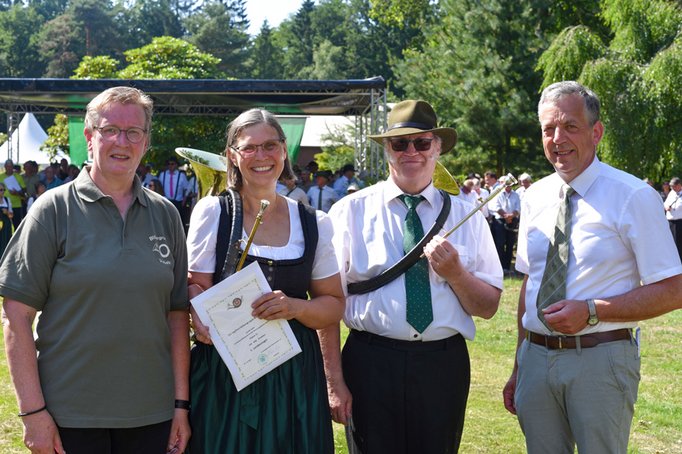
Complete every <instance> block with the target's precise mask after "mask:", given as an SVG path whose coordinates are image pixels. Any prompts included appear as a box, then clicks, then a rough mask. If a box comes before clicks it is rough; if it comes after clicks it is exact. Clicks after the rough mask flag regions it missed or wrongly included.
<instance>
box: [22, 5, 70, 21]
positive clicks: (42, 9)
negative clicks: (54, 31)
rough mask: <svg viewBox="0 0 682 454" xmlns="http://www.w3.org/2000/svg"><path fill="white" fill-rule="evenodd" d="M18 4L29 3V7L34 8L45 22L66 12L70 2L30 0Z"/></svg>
mask: <svg viewBox="0 0 682 454" xmlns="http://www.w3.org/2000/svg"><path fill="white" fill-rule="evenodd" d="M16 3H24V4H26V3H28V6H31V7H32V8H34V9H35V10H36V12H37V13H38V14H40V15H41V16H43V17H44V18H45V20H50V19H54V18H55V17H57V16H59V15H60V14H62V13H64V12H65V11H66V7H67V5H68V4H69V0H28V1H27V2H16Z"/></svg>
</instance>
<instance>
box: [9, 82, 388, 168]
mask: <svg viewBox="0 0 682 454" xmlns="http://www.w3.org/2000/svg"><path fill="white" fill-rule="evenodd" d="M117 85H127V86H132V87H136V88H139V89H140V90H142V91H144V92H145V93H147V94H148V95H150V96H151V97H152V98H153V99H154V113H155V115H177V116H196V115H203V116H223V117H228V118H229V117H234V116H236V115H238V114H239V113H241V112H243V111H244V110H246V109H250V108H253V107H260V108H264V109H267V110H270V111H271V112H273V113H275V114H278V115H344V116H348V117H353V118H355V125H356V127H355V161H356V165H357V168H359V169H361V170H365V171H366V172H368V174H369V175H370V177H371V178H372V179H374V180H377V179H381V178H383V177H385V173H386V162H385V159H384V155H383V150H382V149H381V147H380V146H378V145H377V144H375V143H374V142H372V141H370V140H368V138H367V136H368V135H369V134H375V133H378V132H380V131H383V129H384V128H385V126H386V115H387V109H386V81H385V80H384V79H383V78H382V77H372V78H368V79H351V80H216V79H192V80H188V79H177V80H128V79H94V80H80V79H78V80H77V79H9V78H0V110H1V111H3V112H5V113H6V114H7V115H8V122H7V123H8V125H10V126H12V125H14V124H15V123H16V122H15V121H12V120H14V119H15V118H16V117H13V116H15V115H16V114H22V113H28V112H32V113H34V114H66V115H83V113H84V111H85V106H86V105H87V104H88V102H90V100H91V99H92V98H94V97H95V96H96V95H97V94H98V93H100V92H101V91H103V90H106V89H107V88H109V87H113V86H117ZM9 133H11V130H10V131H8V135H9Z"/></svg>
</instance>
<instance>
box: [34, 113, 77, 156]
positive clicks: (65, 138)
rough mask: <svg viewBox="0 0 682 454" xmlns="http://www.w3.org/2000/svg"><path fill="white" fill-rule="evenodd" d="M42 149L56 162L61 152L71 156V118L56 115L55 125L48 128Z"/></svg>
mask: <svg viewBox="0 0 682 454" xmlns="http://www.w3.org/2000/svg"><path fill="white" fill-rule="evenodd" d="M40 149H41V150H42V151H44V152H46V153H47V154H48V156H49V159H50V161H52V160H54V158H55V156H57V152H58V151H60V150H61V151H63V152H64V153H66V154H70V152H71V150H70V148H69V117H67V116H66V115H61V114H58V115H55V117H54V123H53V124H52V126H50V127H49V128H47V139H46V140H45V142H44V143H43V145H42V146H41V147H40Z"/></svg>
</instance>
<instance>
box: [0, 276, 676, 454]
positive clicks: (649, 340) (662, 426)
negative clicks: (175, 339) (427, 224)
mask: <svg viewBox="0 0 682 454" xmlns="http://www.w3.org/2000/svg"><path fill="white" fill-rule="evenodd" d="M520 284H521V282H520V280H518V279H506V280H505V292H504V294H503V296H502V302H501V303H500V309H499V311H498V313H497V314H496V315H495V317H493V319H492V320H480V319H476V324H477V326H478V332H477V335H476V340H475V341H473V342H470V343H469V351H470V355H471V375H472V377H471V393H470V395H469V403H468V406H467V419H466V422H465V427H464V437H463V439H462V447H461V450H460V452H462V453H500V454H502V453H504V454H515V453H523V452H525V445H524V442H523V435H522V433H521V430H520V429H519V426H518V424H517V422H516V418H515V417H514V416H512V415H511V414H509V413H507V411H506V410H505V409H504V406H503V405H502V387H503V386H504V384H505V382H506V381H507V378H508V377H509V373H510V372H511V368H512V364H513V354H514V347H515V338H516V321H515V319H516V302H517V298H518V292H519V288H520ZM640 326H641V327H642V382H641V384H640V387H639V399H638V401H637V405H636V409H635V417H634V420H633V423H632V434H631V436H630V448H629V452H630V453H659V454H674V453H682V386H680V385H679V383H680V377H682V311H677V312H674V313H671V314H668V315H665V316H663V317H659V318H657V319H654V320H650V321H645V322H642V323H641V324H640ZM0 355H1V356H2V358H0V453H3V454H8V453H19V452H27V451H26V450H25V449H23V448H22V446H23V445H22V442H21V423H20V421H19V418H18V417H17V416H16V412H17V407H16V402H15V399H14V392H13V389H12V386H11V384H10V381H9V374H8V371H7V364H6V362H5V360H4V348H3V350H2V353H0ZM334 429H335V442H336V447H337V452H338V453H346V452H347V450H346V442H345V439H344V435H343V428H342V426H340V425H336V424H335V427H334Z"/></svg>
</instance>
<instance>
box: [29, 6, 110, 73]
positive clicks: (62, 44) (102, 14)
mask: <svg viewBox="0 0 682 454" xmlns="http://www.w3.org/2000/svg"><path fill="white" fill-rule="evenodd" d="M116 12H117V9H115V8H114V7H113V5H112V4H111V2H101V1H99V0H72V2H71V3H70V4H69V7H68V8H67V10H66V12H64V13H63V14H61V15H59V16H57V17H55V18H54V19H52V20H50V21H48V22H47V23H46V24H45V25H44V26H43V27H42V29H41V30H40V32H39V34H38V36H37V40H38V42H40V54H41V57H42V59H43V60H44V61H45V62H46V63H47V70H46V72H45V74H44V75H45V76H46V77H67V76H69V75H70V74H72V73H73V70H74V69H76V67H77V66H78V63H79V62H80V60H81V58H83V57H84V56H86V55H97V54H102V55H108V54H115V53H117V52H119V53H120V50H121V46H122V45H123V42H122V41H121V40H119V39H115V37H118V36H120V35H121V30H120V28H119V27H118V25H117V23H116V22H115V21H114V16H115V14H116Z"/></svg>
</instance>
